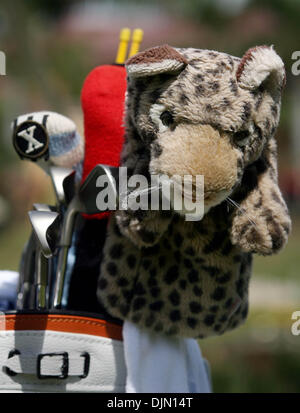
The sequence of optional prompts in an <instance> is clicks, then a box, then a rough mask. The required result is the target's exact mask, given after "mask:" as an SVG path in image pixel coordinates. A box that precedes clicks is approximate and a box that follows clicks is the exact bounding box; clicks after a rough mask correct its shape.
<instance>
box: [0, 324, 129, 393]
mask: <svg viewBox="0 0 300 413" xmlns="http://www.w3.org/2000/svg"><path fill="white" fill-rule="evenodd" d="M14 349H16V350H18V351H19V352H20V356H19V355H13V356H12V357H11V358H8V355H9V353H10V352H11V350H14ZM62 352H67V353H68V360H69V368H70V370H69V372H70V374H71V376H68V378H65V379H56V378H50V379H45V378H44V379H39V378H38V377H37V375H36V373H37V366H38V364H37V357H38V355H39V354H46V353H62ZM84 353H88V354H89V356H90V366H89V371H88V375H87V376H86V377H85V378H80V377H75V374H80V375H81V374H82V373H83V368H82V367H83V365H82V361H81V359H82V360H83V358H82V357H81V355H82V354H84ZM5 367H9V368H11V370H13V371H15V372H17V373H18V374H16V375H14V376H9V375H7V374H6V373H5ZM60 367H61V363H60V362H59V359H58V357H48V358H47V357H43V359H42V362H41V373H42V374H50V375H53V374H57V373H60V372H61V370H60ZM125 381H126V367H125V362H124V352H123V343H122V342H121V341H118V340H112V339H109V338H105V337H97V336H93V335H88V334H78V333H76V334H73V333H64V332H56V331H49V330H47V331H30V330H27V331H22V330H21V331H11V330H10V331H5V330H4V331H0V393H5V392H15V393H19V392H20V393H28V392H30V393H39V392H45V393H48V392H56V393H57V392H59V393H65V392H87V393H93V392H96V393H107V392H113V393H123V392H124V391H125Z"/></svg>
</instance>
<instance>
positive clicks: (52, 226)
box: [28, 211, 59, 309]
mask: <svg viewBox="0 0 300 413" xmlns="http://www.w3.org/2000/svg"><path fill="white" fill-rule="evenodd" d="M28 215H29V219H30V222H31V225H32V228H33V232H34V235H35V237H36V254H35V257H36V272H35V292H36V307H37V308H39V309H43V308H46V306H47V293H48V291H47V290H48V273H49V268H48V264H49V263H48V260H49V258H51V257H52V255H53V253H54V251H55V249H56V247H57V237H58V229H59V219H58V217H59V214H58V213H57V212H52V211H29V212H28Z"/></svg>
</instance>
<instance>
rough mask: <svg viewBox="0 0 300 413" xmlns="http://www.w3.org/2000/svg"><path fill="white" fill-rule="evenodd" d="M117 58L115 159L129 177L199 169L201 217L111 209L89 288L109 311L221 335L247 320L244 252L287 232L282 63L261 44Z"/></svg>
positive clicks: (163, 328)
mask: <svg viewBox="0 0 300 413" xmlns="http://www.w3.org/2000/svg"><path fill="white" fill-rule="evenodd" d="M170 62H171V63H170ZM126 66H127V72H128V89H127V97H126V113H125V120H126V136H125V144H124V148H123V153H122V165H123V166H127V168H128V175H129V176H130V175H132V174H143V175H145V176H147V177H149V176H150V174H154V173H163V174H167V175H169V176H172V175H174V174H179V175H182V176H183V175H186V174H188V175H193V176H195V175H197V174H201V175H204V198H205V215H204V217H203V219H202V220H200V221H195V222H188V221H185V218H184V211H182V212H180V211H179V212H178V211H173V210H171V211H142V210H138V211H132V210H126V211H117V212H116V213H114V214H113V215H112V217H111V220H110V223H109V227H108V237H107V240H106V244H105V247H104V258H103V262H102V266H101V273H100V274H101V275H100V277H99V282H98V291H97V294H98V297H99V299H100V300H101V301H102V302H103V304H104V305H105V306H106V308H107V310H108V311H109V312H110V313H111V314H112V315H113V316H116V317H119V318H122V319H128V320H131V321H132V322H134V323H137V324H139V325H140V326H141V327H144V328H148V329H152V330H154V331H156V332H161V333H163V334H169V335H179V336H186V337H198V338H203V337H207V336H211V335H215V334H222V333H224V332H225V331H227V330H230V329H233V328H235V327H237V326H238V325H239V324H241V323H242V322H243V321H244V320H245V319H246V317H247V312H248V285H249V279H250V275H251V262H252V254H253V253H258V254H263V255H268V254H272V253H275V252H277V251H279V250H280V249H281V248H282V247H283V245H284V244H285V243H286V241H287V236H288V233H289V231H290V225H291V224H290V218H289V215H288V211H287V208H286V205H285V202H284V200H283V198H282V195H281V193H280V190H279V188H278V184H277V155H276V142H275V139H274V134H275V130H276V127H277V125H278V121H279V113H280V103H281V92H282V87H283V84H284V81H285V72H284V66H283V63H282V61H281V59H280V57H279V56H278V55H277V54H276V52H275V51H274V50H273V48H272V47H266V46H264V47H256V48H253V49H250V50H249V51H248V52H247V53H246V54H245V55H244V57H243V58H242V59H240V58H237V57H233V56H230V55H228V54H225V53H219V52H216V51H209V50H197V49H176V50H175V49H173V48H171V47H170V46H163V49H162V48H161V47H157V48H152V49H150V51H149V50H147V51H145V52H141V53H139V54H138V55H136V56H135V57H133V58H132V59H130V60H129V61H128V62H127V64H126ZM145 68H146V69H147V70H145ZM166 113H167V114H166ZM162 114H164V115H162ZM227 197H230V198H231V199H232V200H233V201H235V202H236V203H237V204H238V205H240V207H239V208H235V207H233V206H231V205H229V204H228V202H227ZM266 293H267V292H266Z"/></svg>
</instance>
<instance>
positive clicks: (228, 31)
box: [0, 0, 300, 392]
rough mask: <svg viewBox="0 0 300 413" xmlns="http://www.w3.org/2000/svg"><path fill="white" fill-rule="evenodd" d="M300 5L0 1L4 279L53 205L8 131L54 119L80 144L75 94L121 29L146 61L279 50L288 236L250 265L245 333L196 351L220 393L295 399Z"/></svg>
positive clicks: (254, 0)
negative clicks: (137, 35) (168, 52)
mask: <svg viewBox="0 0 300 413" xmlns="http://www.w3.org/2000/svg"><path fill="white" fill-rule="evenodd" d="M299 22H300V1H298V0H184V1H183V0H149V1H148V0H145V1H142V0H136V1H130V0H119V1H116V0H115V1H101V0H99V1H78V0H68V1H63V0H30V1H26V2H25V1H21V0H14V1H9V0H1V5H0V50H2V51H4V52H5V54H6V59H7V62H6V65H7V66H6V72H7V75H6V76H0V145H1V146H0V148H1V150H0V268H1V269H11V270H17V269H18V263H19V259H20V254H21V251H22V248H23V245H24V243H25V241H26V240H27V238H28V236H29V233H30V226H29V222H28V219H27V211H28V210H29V209H31V207H32V204H33V202H54V194H53V193H52V189H51V186H50V182H49V178H48V177H47V176H46V175H45V174H44V173H43V172H42V171H41V170H40V169H39V168H38V167H37V166H36V165H34V164H32V163H29V162H21V161H20V160H19V159H18V157H17V155H16V153H15V152H14V150H13V146H12V142H11V131H10V123H11V121H12V120H13V119H14V118H15V117H16V116H17V115H19V114H22V113H26V112H30V111H35V110H53V111H57V112H60V113H62V114H64V115H67V116H69V117H71V118H72V119H73V120H74V121H75V123H76V124H77V126H78V129H79V130H80V132H81V133H83V126H82V124H83V120H82V114H81V107H80V91H81V87H82V84H83V81H84V79H85V77H86V75H87V74H88V73H89V72H90V71H91V69H93V68H94V67H95V66H97V65H100V64H106V63H111V62H113V61H114V59H115V56H116V51H117V47H118V38H119V31H120V29H121V28H122V27H130V28H132V29H133V28H138V27H140V28H142V29H143V30H144V41H143V43H142V49H145V48H147V47H150V46H155V45H159V44H163V43H168V44H170V45H172V46H177V47H189V46H192V47H196V48H205V49H206V48H207V49H215V50H218V51H223V52H227V53H229V54H233V55H236V56H240V57H241V56H242V55H243V54H244V52H245V51H246V50H247V49H248V48H249V47H251V46H255V45H260V44H268V45H270V44H273V45H274V46H275V49H276V50H277V52H278V53H279V54H280V56H281V57H282V58H283V60H284V62H285V64H286V71H287V86H286V89H285V92H284V95H283V104H282V114H281V123H280V127H279V129H278V132H277V138H278V146H279V174H280V186H281V189H282V191H283V193H284V196H285V198H286V200H287V202H288V205H289V208H290V211H291V214H292V219H293V231H292V234H291V236H290V239H289V243H288V245H287V247H286V248H285V249H284V251H282V252H281V253H280V254H278V255H277V256H274V257H255V263H254V271H253V278H252V282H251V288H250V314H249V318H248V320H247V322H246V323H245V324H244V325H243V326H242V327H241V328H239V329H237V330H236V331H234V332H232V333H227V334H225V335H224V336H222V337H215V338H210V339H206V340H203V341H201V343H200V345H201V348H202V351H203V354H204V356H205V357H206V358H208V360H209V361H210V363H211V369H212V379H213V385H214V391H215V392H299V391H300V335H298V336H295V335H292V333H291V326H292V323H293V322H294V321H293V320H292V318H291V317H292V313H293V312H294V311H297V310H300V284H299V267H300V258H299V257H300V250H299V245H300V184H299V180H298V179H297V178H298V176H299V172H300V163H299V159H300V116H299V108H300V75H299V76H296V75H293V74H292V70H291V68H292V64H293V63H295V61H294V60H292V53H293V52H294V51H297V50H300V24H299Z"/></svg>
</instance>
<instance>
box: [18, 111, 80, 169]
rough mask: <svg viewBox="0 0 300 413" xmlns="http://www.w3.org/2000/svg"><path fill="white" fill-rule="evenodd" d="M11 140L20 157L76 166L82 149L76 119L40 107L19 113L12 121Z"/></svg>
mask: <svg viewBox="0 0 300 413" xmlns="http://www.w3.org/2000/svg"><path fill="white" fill-rule="evenodd" d="M12 129H13V144H14V147H15V149H16V152H17V153H18V154H19V156H20V157H21V158H22V159H28V160H31V161H34V162H37V163H38V165H39V166H41V167H42V168H43V169H45V170H46V171H47V169H48V167H49V166H51V165H55V166H63V167H66V168H74V169H78V167H79V166H80V164H81V162H82V160H83V153H84V144H83V140H82V137H81V136H80V134H79V133H78V131H77V129H76V125H75V123H74V122H73V121H72V120H71V119H69V118H68V117H66V116H63V115H60V114H59V113H56V112H50V111H41V112H32V113H26V114H24V115H20V116H18V117H17V118H16V119H15V120H14V122H13V124H12Z"/></svg>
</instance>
